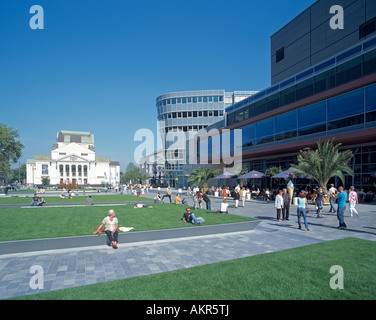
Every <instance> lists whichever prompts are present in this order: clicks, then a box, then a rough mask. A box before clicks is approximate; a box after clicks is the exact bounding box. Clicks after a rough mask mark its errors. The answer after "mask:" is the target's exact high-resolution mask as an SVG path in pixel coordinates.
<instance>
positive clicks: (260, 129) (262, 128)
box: [256, 118, 274, 138]
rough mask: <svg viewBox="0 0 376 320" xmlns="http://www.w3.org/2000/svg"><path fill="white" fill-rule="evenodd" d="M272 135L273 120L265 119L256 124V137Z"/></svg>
mask: <svg viewBox="0 0 376 320" xmlns="http://www.w3.org/2000/svg"><path fill="white" fill-rule="evenodd" d="M268 135H274V118H270V119H266V120H263V121H259V122H257V123H256V137H257V138H260V137H264V136H268Z"/></svg>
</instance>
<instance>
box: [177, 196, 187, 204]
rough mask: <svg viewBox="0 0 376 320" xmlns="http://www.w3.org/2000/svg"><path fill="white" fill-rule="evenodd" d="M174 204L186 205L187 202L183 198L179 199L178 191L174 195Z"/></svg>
mask: <svg viewBox="0 0 376 320" xmlns="http://www.w3.org/2000/svg"><path fill="white" fill-rule="evenodd" d="M175 204H181V205H187V203H186V202H185V199H183V200H181V199H180V194H179V193H178V194H177V195H176V197H175Z"/></svg>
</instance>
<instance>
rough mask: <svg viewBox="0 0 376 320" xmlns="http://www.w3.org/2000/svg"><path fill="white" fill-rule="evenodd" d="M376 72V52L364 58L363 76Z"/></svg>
mask: <svg viewBox="0 0 376 320" xmlns="http://www.w3.org/2000/svg"><path fill="white" fill-rule="evenodd" d="M375 72H376V50H374V51H371V52H369V53H367V54H365V55H364V56H363V76H367V75H369V74H372V73H375Z"/></svg>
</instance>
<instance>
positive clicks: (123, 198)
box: [0, 194, 153, 205]
mask: <svg viewBox="0 0 376 320" xmlns="http://www.w3.org/2000/svg"><path fill="white" fill-rule="evenodd" d="M38 196H39V197H42V198H43V199H44V200H45V201H46V203H49V204H60V203H71V204H74V203H84V202H85V200H86V198H87V197H88V196H89V195H85V196H83V195H82V196H73V197H72V199H61V198H60V197H59V196H46V197H43V195H38ZM91 197H92V198H93V201H94V203H99V202H108V203H114V202H128V201H136V202H137V201H153V199H150V198H146V197H136V196H133V195H130V194H123V195H120V194H118V195H91ZM31 201H32V196H30V197H25V196H17V197H5V198H0V204H24V205H30V203H31Z"/></svg>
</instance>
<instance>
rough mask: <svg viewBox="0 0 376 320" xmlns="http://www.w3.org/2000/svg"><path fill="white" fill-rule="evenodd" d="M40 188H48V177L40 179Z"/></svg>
mask: <svg viewBox="0 0 376 320" xmlns="http://www.w3.org/2000/svg"><path fill="white" fill-rule="evenodd" d="M42 186H43V187H49V186H50V177H42Z"/></svg>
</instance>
